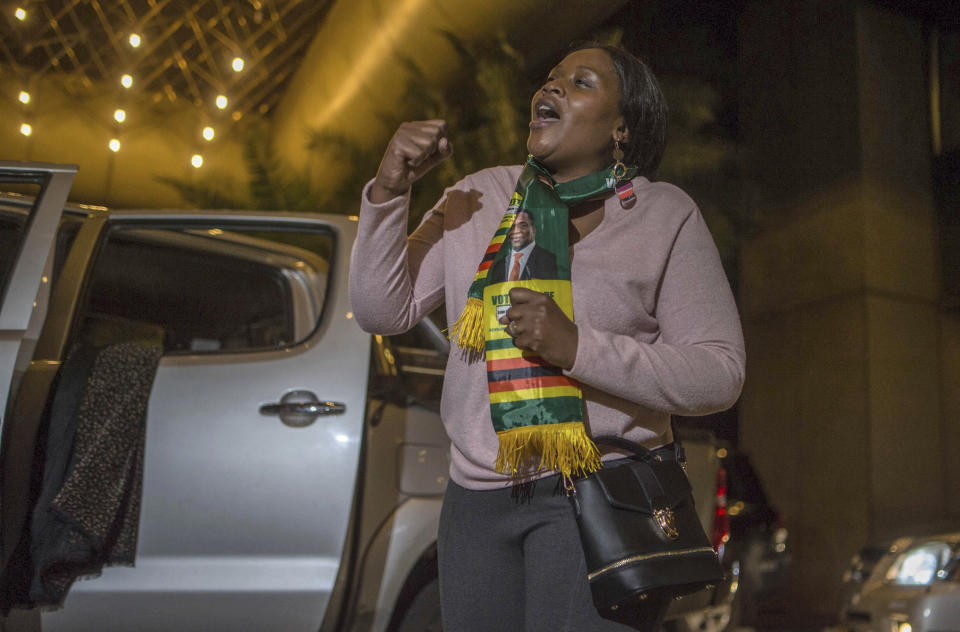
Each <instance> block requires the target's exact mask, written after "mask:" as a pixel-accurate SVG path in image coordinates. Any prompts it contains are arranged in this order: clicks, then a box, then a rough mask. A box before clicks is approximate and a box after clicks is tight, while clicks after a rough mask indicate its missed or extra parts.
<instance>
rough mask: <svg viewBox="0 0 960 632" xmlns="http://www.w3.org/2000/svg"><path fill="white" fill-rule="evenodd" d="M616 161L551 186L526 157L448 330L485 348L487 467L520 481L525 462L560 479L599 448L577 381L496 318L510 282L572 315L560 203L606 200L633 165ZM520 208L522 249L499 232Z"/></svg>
mask: <svg viewBox="0 0 960 632" xmlns="http://www.w3.org/2000/svg"><path fill="white" fill-rule="evenodd" d="M618 167H619V169H620V170H621V171H620V172H619V173H618V174H617V175H619V176H620V178H616V177H614V172H613V168H612V167H608V168H606V169H603V170H601V171H598V172H596V173H592V174H589V175H586V176H583V177H581V178H577V179H576V180H571V181H569V182H560V183H558V182H555V181H554V180H553V178H552V177H551V176H550V173H549V172H548V171H547V170H546V169H545V168H544V167H543V166H542V165H540V164H539V163H537V161H536V160H534V159H533V157H532V156H530V157H529V158H528V159H527V163H526V165H525V166H524V169H523V172H522V173H521V174H520V179H519V180H518V181H517V186H516V191H515V192H514V194H513V197H512V198H511V199H510V205H509V206H508V207H507V210H506V213H504V215H503V219H502V220H501V222H500V225H499V227H498V228H497V231H496V232H495V233H494V235H493V239H491V240H490V245H489V246H488V247H487V250H486V253H485V254H484V257H483V260H482V261H481V262H480V266H479V267H478V268H477V274H476V275H475V276H474V278H473V283H472V284H471V285H470V290H469V292H468V293H467V294H468V298H467V305H466V307H464V309H463V313H461V315H460V318H459V319H458V320H457V322H455V323H454V324H453V326H452V327H451V328H450V337H451V338H454V337H455V338H456V339H457V343H458V344H459V345H460V347H461V348H464V349H468V350H473V351H476V352H480V351H484V352H485V355H486V361H487V385H488V387H489V391H490V416H491V417H492V418H493V427H494V429H495V430H496V432H497V437H498V438H499V440H500V449H499V452H498V454H497V462H496V468H497V471H499V472H502V473H504V474H509V475H510V476H512V477H515V478H522V477H523V476H524V475H525V474H528V473H532V472H531V468H533V467H534V466H536V470H534V471H538V470H544V469H548V470H554V471H557V472H561V473H563V474H565V475H568V476H569V475H571V474H584V473H589V472H594V471H596V470H598V469H600V452H599V450H598V449H597V447H596V446H595V445H594V444H593V442H592V441H591V440H590V437H589V436H587V433H586V430H585V428H584V425H583V397H582V395H581V392H580V385H579V384H578V383H577V381H576V380H574V379H572V378H569V377H567V376H565V375H564V374H563V370H562V369H560V368H559V367H556V366H553V365H551V364H548V363H547V362H545V361H544V360H543V359H542V358H540V357H539V356H538V355H537V354H535V353H533V352H530V351H521V350H520V349H518V348H517V347H516V346H515V345H514V344H513V339H512V338H511V337H510V335H509V334H508V333H507V331H506V327H505V326H504V325H502V324H500V318H501V317H502V316H503V315H504V313H505V312H506V311H507V309H508V308H509V307H510V294H509V292H510V289H511V288H513V287H525V288H529V289H531V290H534V291H536V292H543V293H546V294H548V295H550V296H551V297H553V300H554V301H556V303H557V305H559V306H560V308H561V309H562V310H563V312H564V314H566V315H567V318H570V319H571V320H573V293H572V291H571V288H570V250H569V231H568V221H569V208H570V207H571V206H575V205H577V204H579V203H581V202H584V201H587V200H590V199H596V198H603V197H606V196H607V195H609V194H610V193H612V192H613V191H614V189H615V188H616V186H617V182H618V181H621V182H622V181H628V180H630V179H632V178H633V177H634V176H635V175H636V172H637V170H636V168H632V167H631V168H627V169H626V173H623V172H622V169H623V166H622V164H620V165H618ZM521 213H524V214H525V215H524V217H523V220H524V221H526V222H527V223H531V222H532V224H533V226H534V228H535V230H529V229H527V230H526V233H525V236H524V238H525V239H526V241H525V243H524V244H522V245H523V252H521V251H520V250H515V249H514V244H511V240H510V239H509V238H508V233H510V232H511V228H512V227H513V224H514V221H515V220H516V219H517V216H518V215H520V214H521ZM518 230H519V228H518ZM517 245H520V244H517ZM514 267H517V268H518V269H522V273H516V272H513V268H514ZM511 273H512V274H511ZM508 279H515V280H508Z"/></svg>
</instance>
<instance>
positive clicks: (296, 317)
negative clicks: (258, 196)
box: [80, 224, 333, 353]
mask: <svg viewBox="0 0 960 632" xmlns="http://www.w3.org/2000/svg"><path fill="white" fill-rule="evenodd" d="M332 251H333V236H332V234H331V233H329V232H325V231H298V230H295V229H290V230H275V229H270V228H267V227H263V226H256V225H249V226H245V227H240V228H238V227H237V226H234V225H230V226H226V225H218V226H213V225H191V226H178V227H171V226H170V225H169V224H167V225H151V226H146V225H137V226H136V227H134V226H126V227H114V228H112V229H111V230H110V231H109V233H108V235H107V239H106V243H105V244H104V246H103V248H102V249H101V251H100V253H99V255H98V257H97V260H96V262H95V264H94V267H93V273H92V276H91V284H90V288H89V291H88V295H87V299H86V307H85V310H84V313H83V317H82V320H81V326H80V328H81V331H80V340H81V341H82V342H84V343H87V344H92V345H95V346H103V345H106V344H110V343H113V342H119V341H128V342H141V343H144V344H162V345H163V347H164V350H165V352H166V353H218V352H225V351H240V350H267V349H277V348H282V347H286V346H289V345H293V344H296V343H298V342H301V341H303V340H304V339H306V338H307V337H308V336H309V334H310V333H311V332H312V331H313V330H314V329H315V328H316V326H317V324H318V322H319V320H320V316H321V314H322V311H323V302H324V298H325V294H326V285H327V277H328V274H329V272H330V270H329V267H330V256H331V253H332Z"/></svg>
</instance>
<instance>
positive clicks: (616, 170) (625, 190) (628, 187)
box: [613, 140, 637, 209]
mask: <svg viewBox="0 0 960 632" xmlns="http://www.w3.org/2000/svg"><path fill="white" fill-rule="evenodd" d="M613 159H614V160H615V161H616V162H615V163H614V164H613V177H614V178H615V179H616V181H617V182H620V181H621V180H622V179H623V177H624V176H626V175H627V166H626V165H625V164H623V149H621V148H620V141H619V140H615V141H613ZM617 197H619V198H620V207H621V208H624V209H629V208H631V207H632V206H633V205H634V204H635V203H636V201H637V196H636V194H635V193H634V192H633V182H631V181H629V180H627V181H626V182H624V183H623V184H620V185H619V186H617Z"/></svg>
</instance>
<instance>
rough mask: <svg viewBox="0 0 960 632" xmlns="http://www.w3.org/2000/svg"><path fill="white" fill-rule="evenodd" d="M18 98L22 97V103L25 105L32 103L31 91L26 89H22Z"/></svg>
mask: <svg viewBox="0 0 960 632" xmlns="http://www.w3.org/2000/svg"><path fill="white" fill-rule="evenodd" d="M17 98H18V99H20V103H23V104H24V105H26V104H27V103H30V93H29V92H27V91H26V90H21V91H20V96H19V97H17Z"/></svg>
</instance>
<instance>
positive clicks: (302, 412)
mask: <svg viewBox="0 0 960 632" xmlns="http://www.w3.org/2000/svg"><path fill="white" fill-rule="evenodd" d="M346 411H347V406H346V404H344V403H342V402H329V401H327V402H323V401H320V400H319V399H318V398H317V396H316V395H314V394H313V393H311V392H310V391H290V392H289V393H286V394H285V395H284V396H283V397H281V398H280V401H279V402H277V403H273V404H264V405H262V406H260V414H261V415H264V416H274V417H280V421H282V422H283V423H284V424H286V425H288V426H293V427H296V428H302V427H303V426H309V425H310V424H312V423H313V422H314V421H316V419H317V417H319V416H321V415H342V414H343V413H345V412H346Z"/></svg>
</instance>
